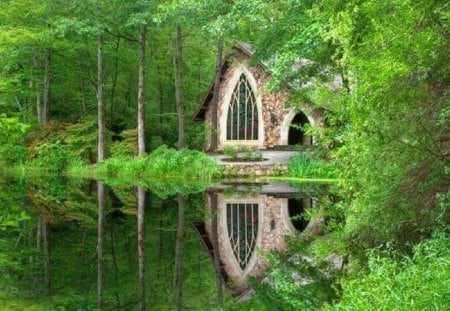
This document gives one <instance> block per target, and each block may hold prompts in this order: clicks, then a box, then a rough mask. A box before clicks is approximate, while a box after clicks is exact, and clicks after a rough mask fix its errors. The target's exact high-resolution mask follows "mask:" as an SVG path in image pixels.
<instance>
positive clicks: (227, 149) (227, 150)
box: [222, 146, 238, 158]
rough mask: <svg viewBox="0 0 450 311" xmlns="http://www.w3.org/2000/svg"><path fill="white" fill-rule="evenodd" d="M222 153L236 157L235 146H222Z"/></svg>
mask: <svg viewBox="0 0 450 311" xmlns="http://www.w3.org/2000/svg"><path fill="white" fill-rule="evenodd" d="M222 151H223V154H224V155H226V156H228V157H230V158H236V157H237V154H238V153H237V150H236V148H233V147H230V146H226V147H224V148H223V150H222Z"/></svg>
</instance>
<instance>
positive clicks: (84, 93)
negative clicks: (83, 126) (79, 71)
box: [80, 77, 87, 115]
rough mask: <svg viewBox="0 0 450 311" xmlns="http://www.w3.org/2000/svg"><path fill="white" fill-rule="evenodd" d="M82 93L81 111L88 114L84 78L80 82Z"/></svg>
mask: <svg viewBox="0 0 450 311" xmlns="http://www.w3.org/2000/svg"><path fill="white" fill-rule="evenodd" d="M80 93H81V109H82V110H83V113H84V114H85V115H86V114H87V107H86V81H85V80H84V78H83V77H82V78H81V81H80Z"/></svg>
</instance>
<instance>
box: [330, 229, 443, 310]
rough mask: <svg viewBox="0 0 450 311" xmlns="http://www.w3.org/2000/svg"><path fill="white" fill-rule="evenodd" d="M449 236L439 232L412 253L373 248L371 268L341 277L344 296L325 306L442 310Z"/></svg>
mask: <svg viewBox="0 0 450 311" xmlns="http://www.w3.org/2000/svg"><path fill="white" fill-rule="evenodd" d="M449 245H450V237H449V236H448V234H447V233H446V232H442V231H441V232H438V233H436V234H435V235H434V237H433V238H432V239H430V240H427V241H424V242H422V243H420V244H418V245H416V246H415V247H414V251H413V255H412V256H403V257H401V259H400V260H396V258H398V257H399V256H400V255H399V254H397V253H396V252H390V253H389V252H388V253H386V252H384V253H383V252H381V251H379V250H376V251H372V252H371V253H370V255H369V258H370V259H369V269H370V272H369V273H368V274H366V275H362V276H361V275H360V277H358V278H357V279H352V280H347V281H344V282H343V284H342V287H343V297H342V300H341V302H340V303H338V304H337V305H331V306H328V307H327V308H325V309H326V310H444V309H447V307H446V306H448V297H450V283H449V280H450V249H449V247H448V246H449Z"/></svg>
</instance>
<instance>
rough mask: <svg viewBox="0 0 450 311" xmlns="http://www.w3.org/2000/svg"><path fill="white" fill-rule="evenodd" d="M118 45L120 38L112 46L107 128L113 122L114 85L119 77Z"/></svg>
mask: <svg viewBox="0 0 450 311" xmlns="http://www.w3.org/2000/svg"><path fill="white" fill-rule="evenodd" d="M119 47H120V38H117V42H116V45H115V46H114V51H115V52H116V53H115V56H114V73H113V79H112V85H111V98H110V107H109V128H110V129H111V128H112V126H113V122H114V110H115V104H114V103H115V96H116V86H117V79H118V78H119V56H118V55H117V54H118V51H119Z"/></svg>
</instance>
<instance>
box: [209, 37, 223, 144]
mask: <svg viewBox="0 0 450 311" xmlns="http://www.w3.org/2000/svg"><path fill="white" fill-rule="evenodd" d="M222 53H223V40H222V39H220V40H219V41H217V56H216V76H215V79H214V90H213V98H212V105H211V111H212V115H211V127H212V130H211V150H213V151H214V150H217V147H218V144H219V142H218V131H217V130H218V116H217V114H218V108H219V107H218V106H219V90H220V78H221V74H222V73H221V69H222Z"/></svg>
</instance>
